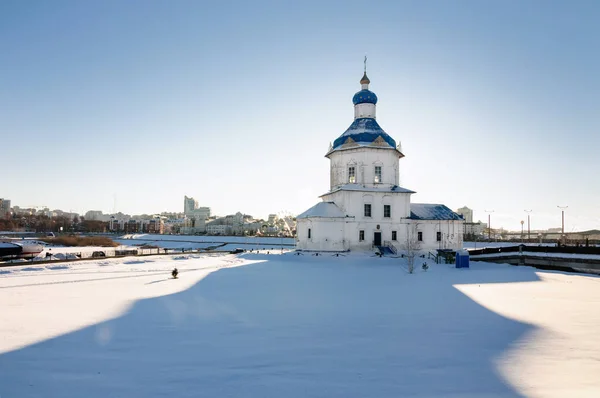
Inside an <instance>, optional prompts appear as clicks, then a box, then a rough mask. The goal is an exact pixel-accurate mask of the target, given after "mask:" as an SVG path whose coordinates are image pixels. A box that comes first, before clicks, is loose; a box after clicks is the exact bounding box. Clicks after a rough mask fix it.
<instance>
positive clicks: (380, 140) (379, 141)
mask: <svg viewBox="0 0 600 398" xmlns="http://www.w3.org/2000/svg"><path fill="white" fill-rule="evenodd" d="M371 146H379V147H389V146H390V144H388V143H387V141H386V140H384V139H383V137H382V136H379V137H377V138H375V141H373V142H372V143H371Z"/></svg>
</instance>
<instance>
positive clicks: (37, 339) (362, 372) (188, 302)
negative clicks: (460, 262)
mask: <svg viewBox="0 0 600 398" xmlns="http://www.w3.org/2000/svg"><path fill="white" fill-rule="evenodd" d="M419 265H420V264H419ZM429 265H430V269H429V270H428V271H426V272H425V271H422V270H421V269H420V267H419V268H418V270H417V272H416V273H415V274H412V275H410V274H408V273H407V272H406V269H405V263H404V262H403V259H392V258H385V257H384V258H378V257H373V256H371V255H370V254H352V255H348V256H340V257H334V256H330V255H325V256H311V255H302V256H296V255H293V254H292V253H289V254H285V255H273V254H271V255H266V254H259V255H256V254H248V253H246V254H244V255H240V256H234V255H213V256H210V255H198V254H194V255H185V256H178V257H146V258H144V259H138V258H130V259H127V258H122V259H106V260H98V261H89V262H84V263H61V264H57V265H54V266H52V265H48V266H42V265H36V264H34V265H28V266H24V267H20V268H3V269H0V303H2V311H0V396H1V397H41V396H43V397H82V396H86V397H92V398H95V397H102V398H104V397H107V396H110V397H153V396H168V397H178V398H181V397H198V396H201V397H232V396H243V397H344V398H347V397H522V396H528V397H561V398H562V397H598V396H600V379H599V378H598V375H599V374H600V343H598V339H597V333H598V330H600V278H597V277H594V276H586V275H571V274H564V273H560V272H547V271H538V270H535V269H533V268H529V267H511V266H506V265H498V264H489V263H471V265H472V268H471V269H454V268H450V266H448V265H441V264H439V265H438V264H433V263H431V262H430V263H429ZM175 266H177V268H178V269H179V270H180V271H181V274H180V278H179V279H177V280H173V279H170V278H169V276H170V275H169V272H170V270H171V269H172V268H173V267H175Z"/></svg>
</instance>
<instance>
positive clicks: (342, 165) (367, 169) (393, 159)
mask: <svg viewBox="0 0 600 398" xmlns="http://www.w3.org/2000/svg"><path fill="white" fill-rule="evenodd" d="M328 157H329V160H330V188H331V189H334V188H336V187H339V186H340V185H343V184H348V183H349V182H350V181H349V176H348V168H349V167H350V166H354V167H355V173H356V174H355V175H356V181H355V182H356V183H357V184H364V185H366V186H369V187H375V186H382V185H388V186H392V185H400V173H399V162H398V159H399V156H398V152H397V151H396V150H394V149H391V148H387V149H385V148H371V147H369V148H365V147H357V148H353V149H345V150H342V151H335V152H333V153H331V154H329V155H328ZM375 166H381V182H379V183H375Z"/></svg>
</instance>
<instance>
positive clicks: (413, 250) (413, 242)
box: [400, 223, 421, 274]
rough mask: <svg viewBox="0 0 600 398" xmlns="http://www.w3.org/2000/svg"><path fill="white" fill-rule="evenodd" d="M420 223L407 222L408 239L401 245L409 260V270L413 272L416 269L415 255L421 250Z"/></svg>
mask: <svg viewBox="0 0 600 398" xmlns="http://www.w3.org/2000/svg"><path fill="white" fill-rule="evenodd" d="M418 225H419V223H415V224H406V241H405V242H403V243H402V244H401V245H400V248H401V250H402V251H403V252H404V255H405V256H406V258H407V260H408V272H409V273H410V274H412V273H413V272H414V271H415V257H417V256H418V255H419V252H420V251H421V242H420V241H419V233H418V232H419V231H418V230H417V228H418Z"/></svg>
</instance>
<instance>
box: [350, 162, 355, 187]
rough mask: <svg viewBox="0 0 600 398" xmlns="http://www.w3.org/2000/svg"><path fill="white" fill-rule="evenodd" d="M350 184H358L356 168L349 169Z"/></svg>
mask: <svg viewBox="0 0 600 398" xmlns="http://www.w3.org/2000/svg"><path fill="white" fill-rule="evenodd" d="M348 182H349V183H350V184H354V183H355V182H356V168H355V167H354V166H350V167H348Z"/></svg>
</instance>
